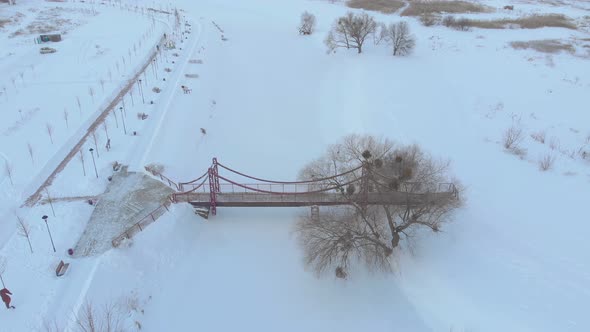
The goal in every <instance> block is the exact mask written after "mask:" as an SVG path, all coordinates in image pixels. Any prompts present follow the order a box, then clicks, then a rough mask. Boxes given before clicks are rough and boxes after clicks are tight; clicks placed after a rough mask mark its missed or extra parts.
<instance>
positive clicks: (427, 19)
mask: <svg viewBox="0 0 590 332" xmlns="http://www.w3.org/2000/svg"><path fill="white" fill-rule="evenodd" d="M420 23H422V25H424V26H425V27H430V26H433V25H436V24H437V23H438V17H436V16H435V15H430V14H425V15H420Z"/></svg>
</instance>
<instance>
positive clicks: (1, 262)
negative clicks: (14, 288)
mask: <svg viewBox="0 0 590 332" xmlns="http://www.w3.org/2000/svg"><path fill="white" fill-rule="evenodd" d="M6 264H7V263H6V257H4V256H0V281H1V282H2V288H6V285H5V284H4V278H3V275H4V272H6Z"/></svg>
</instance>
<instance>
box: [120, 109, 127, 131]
mask: <svg viewBox="0 0 590 332" xmlns="http://www.w3.org/2000/svg"><path fill="white" fill-rule="evenodd" d="M119 110H120V111H121V119H123V131H124V132H125V135H127V127H125V117H124V116H123V115H124V114H123V106H121V107H119Z"/></svg>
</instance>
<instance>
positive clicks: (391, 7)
mask: <svg viewBox="0 0 590 332" xmlns="http://www.w3.org/2000/svg"><path fill="white" fill-rule="evenodd" d="M346 5H347V6H348V7H350V8H361V9H366V10H374V11H379V12H382V13H386V14H390V13H393V12H396V11H398V10H400V9H402V8H403V7H404V6H405V3H404V2H403V1H400V0H350V1H348V2H347V3H346Z"/></svg>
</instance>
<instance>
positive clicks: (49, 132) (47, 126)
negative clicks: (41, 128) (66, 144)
mask: <svg viewBox="0 0 590 332" xmlns="http://www.w3.org/2000/svg"><path fill="white" fill-rule="evenodd" d="M45 128H46V129H47V135H49V140H50V141H51V144H53V126H52V125H51V124H50V123H49V122H47V123H45Z"/></svg>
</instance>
